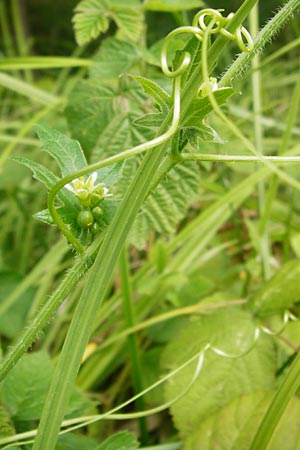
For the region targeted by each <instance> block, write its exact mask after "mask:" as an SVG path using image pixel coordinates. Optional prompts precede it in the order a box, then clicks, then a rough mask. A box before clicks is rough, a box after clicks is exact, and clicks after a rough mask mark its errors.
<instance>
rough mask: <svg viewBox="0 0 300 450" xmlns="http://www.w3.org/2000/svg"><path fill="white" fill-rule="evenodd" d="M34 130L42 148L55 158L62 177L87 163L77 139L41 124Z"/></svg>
mask: <svg viewBox="0 0 300 450" xmlns="http://www.w3.org/2000/svg"><path fill="white" fill-rule="evenodd" d="M36 132H37V135H38V137H39V139H40V141H41V143H42V150H44V151H45V152H47V153H49V155H51V156H52V157H53V158H54V159H55V160H56V162H57V163H58V166H59V168H60V171H61V174H62V176H63V177H64V176H66V175H68V174H70V173H73V172H76V171H77V170H80V169H82V168H83V167H85V166H86V165H87V162H86V159H85V156H84V153H83V151H82V148H81V146H80V144H79V142H78V141H75V140H74V139H71V138H69V137H68V136H66V135H64V134H62V133H60V132H59V131H56V130H53V129H52V128H46V127H42V126H41V125H38V126H37V127H36Z"/></svg>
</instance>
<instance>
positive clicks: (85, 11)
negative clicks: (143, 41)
mask: <svg viewBox="0 0 300 450" xmlns="http://www.w3.org/2000/svg"><path fill="white" fill-rule="evenodd" d="M109 19H113V20H114V21H115V23H116V24H117V26H118V28H119V30H120V32H121V35H123V36H124V37H125V38H127V39H130V40H132V41H137V40H138V39H139V37H140V35H141V32H142V28H143V15H142V11H141V7H140V4H139V2H137V1H133V0H131V1H127V2H126V5H125V6H124V2H123V1H117V0H82V1H81V2H80V3H79V4H78V5H77V6H76V8H75V15H74V17H73V24H74V31H75V37H76V41H77V43H78V44H79V45H84V44H87V43H89V42H90V41H91V40H92V39H96V38H97V37H98V36H99V35H100V34H101V33H104V32H105V31H107V30H108V26H109Z"/></svg>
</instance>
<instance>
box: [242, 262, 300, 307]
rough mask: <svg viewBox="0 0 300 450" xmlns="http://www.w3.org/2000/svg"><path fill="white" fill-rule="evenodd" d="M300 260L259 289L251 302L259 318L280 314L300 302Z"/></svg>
mask: <svg viewBox="0 0 300 450" xmlns="http://www.w3.org/2000/svg"><path fill="white" fill-rule="evenodd" d="M299 278H300V260H299V259H296V260H293V261H289V262H288V263H286V264H285V265H284V266H283V267H282V268H281V269H280V270H279V271H278V272H277V274H276V275H275V276H274V277H273V278H271V279H270V280H268V281H267V282H266V283H265V284H264V285H263V286H262V288H261V289H259V290H258V291H257V292H256V293H255V294H254V296H253V298H252V299H251V301H250V307H251V309H252V310H253V312H254V313H255V314H257V315H259V316H264V315H270V314H278V313H282V312H283V311H284V310H286V309H288V308H290V307H291V306H293V305H294V304H295V303H297V302H299V301H300V284H299Z"/></svg>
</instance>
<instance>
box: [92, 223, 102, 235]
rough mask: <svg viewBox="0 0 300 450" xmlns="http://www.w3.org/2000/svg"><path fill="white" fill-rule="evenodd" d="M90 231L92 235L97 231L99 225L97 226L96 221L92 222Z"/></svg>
mask: <svg viewBox="0 0 300 450" xmlns="http://www.w3.org/2000/svg"><path fill="white" fill-rule="evenodd" d="M90 231H91V233H92V234H93V235H95V234H98V233H99V231H100V227H99V225H98V224H97V222H94V223H93V225H92V226H91V228H90Z"/></svg>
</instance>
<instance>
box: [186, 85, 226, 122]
mask: <svg viewBox="0 0 300 450" xmlns="http://www.w3.org/2000/svg"><path fill="white" fill-rule="evenodd" d="M234 93H235V90H234V89H233V88H229V87H226V88H221V89H218V90H217V91H215V92H214V97H215V99H216V101H217V102H218V105H223V104H224V103H225V102H226V101H227V99H228V98H229V97H230V96H231V95H233V94H234ZM212 110H213V107H212V105H211V103H210V100H209V98H208V97H201V98H196V99H194V100H193V101H192V103H191V106H190V108H189V109H188V111H187V113H186V116H185V118H184V121H183V125H184V126H185V127H196V126H198V125H199V124H201V123H202V120H203V119H204V118H205V117H206V116H207V114H209V113H210V112H211V111H212Z"/></svg>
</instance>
